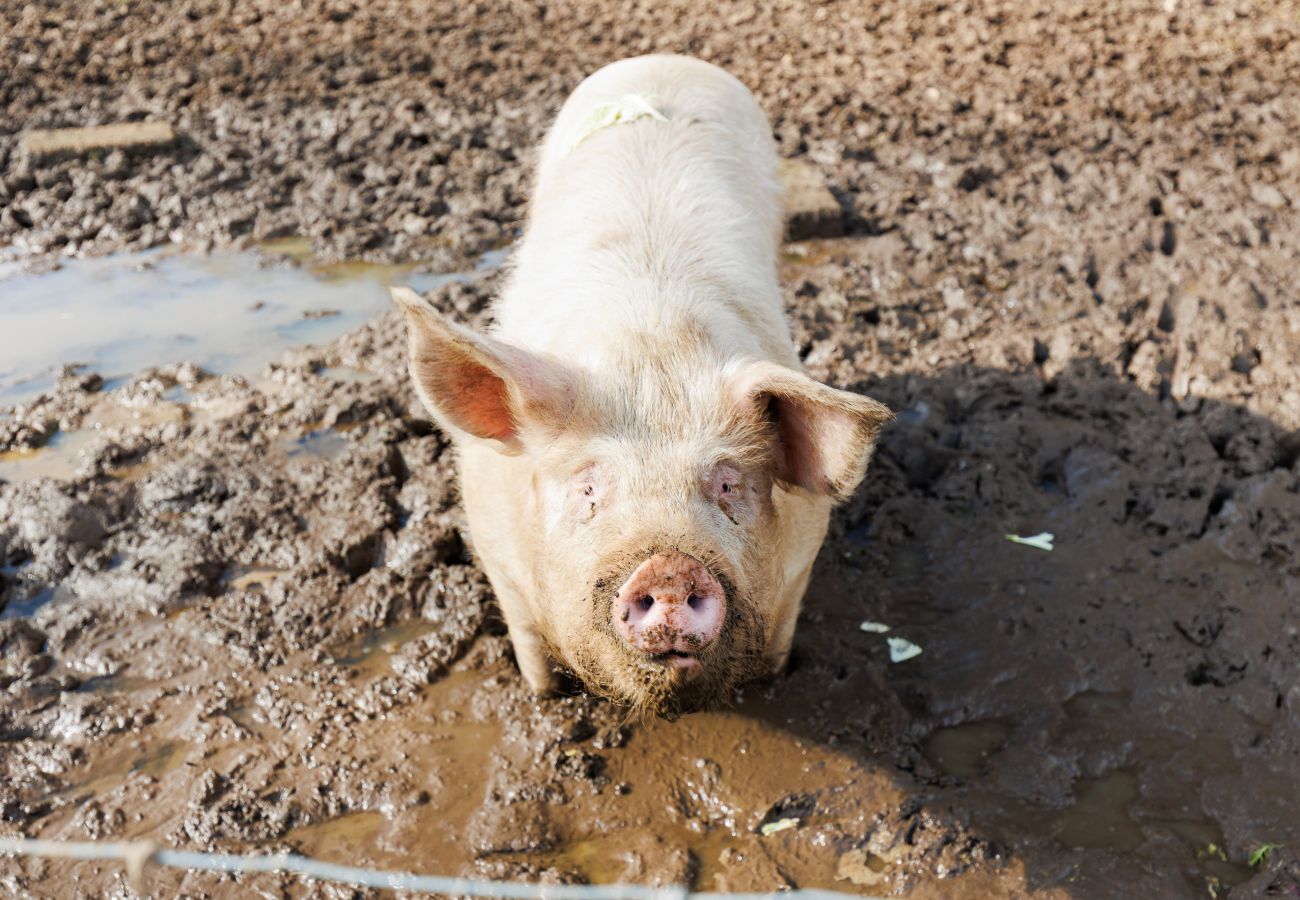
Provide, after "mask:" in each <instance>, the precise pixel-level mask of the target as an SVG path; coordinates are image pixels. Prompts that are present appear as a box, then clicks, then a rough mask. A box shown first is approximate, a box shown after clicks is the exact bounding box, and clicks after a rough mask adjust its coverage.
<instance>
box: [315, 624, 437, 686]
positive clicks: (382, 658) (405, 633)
mask: <svg viewBox="0 0 1300 900" xmlns="http://www.w3.org/2000/svg"><path fill="white" fill-rule="evenodd" d="M436 627H437V626H436V625H435V624H434V623H433V622H429V621H426V620H424V619H411V620H408V621H405V622H395V623H393V624H392V625H385V626H384V627H383V628H376V629H375V630H373V631H369V632H367V633H366V634H364V635H362V636H361V637H359V638H357V639H355V640H353V641H351V642H350V643H348V644H346V645H344V646H343V647H342V648H339V649H338V650H337V651H336V655H335V662H337V663H338V664H339V665H340V666H348V667H350V668H351V669H353V670H354V671H355V672H357V674H359V675H361V676H364V677H374V676H377V675H390V674H392V671H393V667H392V663H391V662H390V659H391V657H392V655H393V654H394V653H395V652H397V649H398V648H399V647H401V646H402V645H403V644H406V643H409V642H410V641H413V640H415V639H416V638H420V637H423V636H424V635H426V634H428V633H429V632H431V631H433V630H434V629H435V628H436Z"/></svg>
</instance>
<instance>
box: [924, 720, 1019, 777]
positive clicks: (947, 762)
mask: <svg viewBox="0 0 1300 900" xmlns="http://www.w3.org/2000/svg"><path fill="white" fill-rule="evenodd" d="M1010 734H1011V726H1009V725H1007V724H1006V723H1005V722H997V721H988V722H965V723H963V724H961V725H954V726H952V727H950V728H939V729H936V730H935V731H934V732H932V733H931V734H930V736H929V737H928V738H926V740H925V745H924V749H923V752H924V753H925V757H926V759H928V760H929V761H930V762H931V764H933V765H934V767H935V768H936V769H938V770H939V771H941V772H943V773H944V774H945V775H952V776H955V777H957V778H974V777H976V776H977V775H979V774H980V773H981V772H983V771H984V769H985V766H986V764H987V762H988V759H989V757H991V756H992V755H993V754H995V753H997V752H998V751H999V750H1001V749H1002V748H1003V747H1005V746H1006V744H1007V738H1008V736H1010Z"/></svg>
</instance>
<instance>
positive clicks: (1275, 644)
mask: <svg viewBox="0 0 1300 900" xmlns="http://www.w3.org/2000/svg"><path fill="white" fill-rule="evenodd" d="M854 387H855V388H856V389H858V390H861V391H862V392H864V393H867V394H870V395H872V396H875V397H878V398H879V399H881V400H883V401H884V402H886V403H889V404H890V405H891V406H892V407H893V408H894V409H895V410H897V411H898V418H897V420H896V422H895V423H894V424H893V425H892V426H891V427H890V428H889V429H888V431H887V433H886V434H885V435H884V437H883V439H882V441H881V443H880V446H879V450H878V453H877V456H876V458H875V461H874V463H873V466H872V470H871V472H870V473H869V475H868V478H867V482H866V484H865V486H864V488H863V490H862V491H861V492H860V494H859V496H858V497H856V498H855V499H854V500H853V501H852V502H851V503H850V504H849V505H848V506H847V507H846V508H845V509H843V510H842V511H841V513H840V514H839V515H838V516H837V519H836V521H835V524H834V525H833V528H832V538H831V539H830V540H829V541H828V543H827V546H826V548H825V550H824V552H823V555H822V558H821V559H820V560H819V567H818V570H817V572H816V574H815V576H814V582H813V585H812V587H811V588H810V591H809V595H808V598H807V601H806V604H805V610H804V614H803V620H802V622H801V624H800V630H799V632H798V637H797V640H796V650H795V654H796V655H795V660H794V663H793V666H792V670H791V671H790V672H789V673H788V674H787V675H786V676H784V677H782V678H779V679H776V680H775V681H774V682H773V683H771V684H768V685H765V686H761V687H757V688H751V689H750V690H749V691H747V692H746V694H745V698H744V700H743V701H742V703H741V706H740V709H741V710H742V711H743V712H744V713H745V714H746V715H749V716H752V717H754V718H756V719H759V720H762V721H763V722H766V723H768V724H770V725H771V726H773V727H775V728H778V729H781V730H783V731H786V732H789V733H792V734H793V735H796V736H798V737H799V738H801V739H803V740H805V741H806V742H808V743H809V744H815V745H818V746H820V747H821V748H825V749H827V750H830V751H833V753H835V754H839V755H844V756H847V757H850V758H851V759H853V760H854V761H856V762H857V763H860V764H862V765H863V766H864V767H866V768H868V769H871V770H874V771H875V772H877V773H892V780H893V782H894V783H895V784H896V786H897V787H898V789H899V790H900V791H901V792H903V793H904V794H905V795H906V799H905V800H903V801H902V809H903V810H904V814H903V815H902V818H901V819H898V818H897V817H894V819H893V820H891V817H890V816H882V815H881V814H877V813H876V812H875V811H874V810H872V809H871V808H870V806H865V807H864V805H863V804H862V803H861V802H860V798H859V797H857V796H855V790H854V788H852V787H847V788H846V786H845V785H842V784H836V783H833V782H832V781H827V780H825V779H824V778H823V776H822V775H819V774H818V771H817V770H813V771H810V770H808V769H807V768H805V769H804V771H803V772H802V773H801V772H799V771H798V769H797V767H794V766H793V765H791V764H787V765H786V766H785V767H784V770H783V771H782V773H781V775H780V776H778V778H785V779H786V781H785V784H786V785H787V787H788V796H789V797H791V798H795V797H799V796H805V797H810V798H811V801H810V803H809V805H810V808H815V809H816V810H817V813H816V815H818V816H827V817H829V818H830V819H832V820H838V821H841V822H843V821H846V820H848V821H852V820H853V819H854V818H855V817H856V818H857V819H862V818H865V819H867V820H869V821H872V820H873V817H874V820H873V821H874V822H875V825H874V829H875V832H876V833H877V836H876V837H869V839H868V841H867V843H866V845H865V851H866V852H865V853H864V854H860V855H859V856H858V857H855V858H854V859H853V860H851V864H850V865H849V866H848V867H847V868H846V867H845V865H844V857H841V865H840V871H839V873H838V874H839V876H840V878H841V879H845V878H847V879H849V880H850V881H852V882H854V883H856V884H857V885H859V886H860V887H859V889H866V888H868V887H872V886H875V885H877V884H881V885H883V884H886V883H887V882H886V881H885V880H884V879H883V878H882V877H881V876H880V875H879V874H878V873H879V872H883V871H886V870H887V869H888V868H889V867H891V866H898V865H900V864H901V865H903V866H904V867H908V866H916V867H917V868H928V869H930V870H931V871H934V870H935V866H934V865H933V864H931V865H929V866H920V865H919V862H920V858H921V857H925V856H931V857H933V856H935V855H937V856H939V857H941V859H940V861H941V863H942V864H943V867H944V868H946V870H947V871H949V872H957V871H961V870H962V869H964V868H968V867H969V864H970V862H971V856H972V854H975V855H976V856H977V857H978V856H980V855H981V854H984V855H987V854H988V852H990V851H991V852H993V853H998V854H1000V853H1002V852H1005V851H1006V850H1010V851H1011V852H1010V854H1009V856H1010V860H1011V862H1012V865H1013V867H1016V868H1020V867H1023V876H1024V886H1025V887H1028V888H1042V887H1048V886H1056V887H1059V888H1062V889H1064V890H1065V891H1066V893H1067V894H1069V895H1070V896H1080V897H1114V896H1188V897H1193V896H1197V897H1201V896H1206V891H1207V889H1208V890H1210V892H1211V895H1218V896H1222V895H1223V891H1224V889H1225V888H1228V887H1231V886H1233V885H1236V884H1241V883H1243V882H1245V881H1247V879H1250V878H1251V876H1252V874H1253V873H1254V872H1255V871H1258V869H1256V870H1252V868H1251V867H1250V865H1249V864H1248V860H1249V857H1250V855H1251V854H1252V852H1253V851H1255V850H1256V849H1257V848H1258V847H1260V846H1262V845H1264V844H1265V843H1275V844H1289V845H1291V846H1296V845H1297V844H1300V818H1298V817H1297V815H1296V810H1297V809H1300V727H1298V725H1297V721H1298V720H1297V716H1298V714H1300V693H1297V688H1296V674H1297V661H1298V660H1300V652H1298V651H1300V637H1297V628H1296V624H1295V617H1294V601H1295V598H1296V597H1297V596H1300V579H1297V576H1298V575H1300V565H1298V564H1297V562H1296V558H1295V556H1294V547H1295V546H1296V544H1297V541H1298V540H1300V493H1298V492H1297V486H1298V478H1297V476H1298V475H1300V466H1297V456H1298V455H1300V432H1289V433H1288V432H1284V431H1282V430H1281V429H1279V428H1278V427H1277V426H1275V425H1274V424H1273V423H1271V422H1269V421H1267V420H1265V419H1263V418H1260V417H1258V416H1255V415H1252V414H1250V413H1248V412H1247V411H1245V410H1243V409H1241V408H1239V407H1237V406H1233V405H1230V404H1224V403H1219V402H1215V401H1210V400H1196V399H1184V400H1183V401H1182V402H1180V403H1175V402H1173V401H1172V400H1165V401H1164V402H1161V401H1159V400H1157V399H1156V398H1153V397H1152V396H1150V395H1148V394H1147V393H1145V392H1144V391H1142V390H1140V389H1139V388H1137V387H1136V386H1134V385H1132V384H1130V383H1128V382H1127V381H1125V380H1121V379H1119V378H1118V377H1117V376H1116V375H1115V374H1114V373H1113V372H1112V371H1111V370H1110V369H1109V368H1108V367H1106V366H1104V365H1102V364H1100V363H1098V362H1095V361H1091V360H1082V361H1076V362H1075V363H1073V364H1071V365H1069V366H1068V367H1066V368H1065V369H1064V370H1063V371H1061V372H1059V374H1057V375H1056V376H1055V377H1052V378H1050V379H1048V380H1044V378H1043V376H1042V375H1041V374H1040V373H1039V372H1037V371H1030V372H1026V373H1021V374H1016V373H1007V372H1000V371H992V370H981V369H977V368H967V367H956V368H954V369H950V370H948V371H945V372H943V373H940V374H939V375H937V376H933V377H917V376H908V377H906V378H903V379H889V380H884V381H866V382H863V383H860V384H857V385H854ZM1041 532H1050V533H1052V534H1053V535H1054V536H1055V545H1054V549H1052V550H1051V551H1043V550H1040V549H1037V548H1034V547H1028V546H1024V545H1019V544H1016V543H1013V542H1011V541H1009V540H1007V538H1006V535H1008V534H1016V535H1035V534H1039V533H1041ZM863 622H875V623H881V624H884V625H888V626H889V627H890V629H891V631H890V632H889V635H891V636H898V637H902V638H905V639H906V640H908V641H911V642H913V643H915V644H917V645H919V646H920V647H922V648H923V653H922V654H921V655H920V656H919V657H916V658H914V659H912V660H910V661H906V662H901V663H897V664H891V663H890V662H889V652H888V648H887V646H886V642H885V636H884V635H881V634H877V633H871V632H869V631H864V630H862V629H861V628H860V625H861V623H863ZM773 783H779V782H773ZM882 825H883V826H884V827H883V829H882V828H881V826H882ZM866 830H867V832H868V833H869V834H870V833H871V832H872V828H870V827H869V828H867V829H866ZM985 839H990V840H992V841H993V846H992V847H991V848H989V847H981V843H982V841H984V840H985ZM873 841H874V843H873ZM1063 851H1064V852H1063ZM1293 858H1294V857H1292V859H1293ZM1272 862H1273V866H1274V870H1273V871H1272V873H1271V874H1270V873H1269V872H1264V873H1263V874H1260V875H1259V876H1258V878H1256V879H1255V880H1254V881H1251V882H1250V884H1249V885H1248V886H1246V885H1243V887H1242V888H1240V889H1239V891H1234V892H1233V896H1234V897H1235V896H1247V895H1249V896H1254V895H1255V893H1254V891H1256V890H1258V891H1260V892H1263V891H1266V890H1267V889H1268V888H1269V886H1270V885H1272V886H1274V887H1276V888H1278V889H1286V888H1290V889H1292V890H1300V888H1295V887H1293V886H1294V885H1296V884H1300V881H1298V880H1297V878H1296V873H1297V869H1296V866H1295V864H1294V863H1292V864H1291V868H1290V870H1289V873H1283V872H1282V869H1283V868H1284V867H1285V860H1284V859H1282V858H1280V857H1279V858H1277V859H1274V860H1273V861H1272ZM863 863H869V864H870V865H867V867H866V868H863V865H862V864H863ZM944 868H940V869H939V871H940V872H943V871H944ZM841 885H843V881H842V880H841ZM868 892H870V891H868Z"/></svg>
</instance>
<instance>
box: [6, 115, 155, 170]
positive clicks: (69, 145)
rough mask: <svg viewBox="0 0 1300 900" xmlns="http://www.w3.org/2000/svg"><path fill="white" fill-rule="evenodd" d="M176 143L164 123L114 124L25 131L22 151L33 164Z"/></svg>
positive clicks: (138, 150)
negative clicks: (96, 153) (95, 153)
mask: <svg viewBox="0 0 1300 900" xmlns="http://www.w3.org/2000/svg"><path fill="white" fill-rule="evenodd" d="M175 141H176V130H175V129H174V128H172V126H171V125H169V124H168V123H166V122H118V123H116V124H113V125H92V126H89V127H86V128H53V129H47V130H35V131H28V132H27V133H25V134H24V135H23V136H22V139H21V143H22V149H23V152H24V153H26V154H27V155H28V156H29V157H30V158H31V159H32V160H33V161H34V162H45V161H47V160H51V159H62V158H64V157H68V156H86V155H88V154H91V153H94V152H97V151H98V152H100V153H109V152H111V151H113V150H124V151H134V152H140V151H154V150H158V149H162V148H164V147H169V146H171V145H172V144H173V143H175Z"/></svg>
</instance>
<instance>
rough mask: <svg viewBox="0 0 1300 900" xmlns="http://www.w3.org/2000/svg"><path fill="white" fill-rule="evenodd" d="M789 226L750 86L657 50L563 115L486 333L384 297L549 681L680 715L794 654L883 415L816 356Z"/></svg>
mask: <svg viewBox="0 0 1300 900" xmlns="http://www.w3.org/2000/svg"><path fill="white" fill-rule="evenodd" d="M781 231H782V216H781V207H780V188H779V183H778V180H777V152H776V146H775V144H774V142H773V140H772V132H771V126H770V124H769V122H768V120H767V117H766V115H765V114H764V113H763V111H762V109H761V108H760V106H759V104H758V102H757V100H756V99H755V98H754V96H753V95H752V94H751V93H750V92H749V91H748V90H747V89H746V88H745V87H744V85H742V84H741V83H740V82H739V81H738V80H737V79H735V78H734V77H732V76H731V75H729V74H728V73H727V72H725V71H723V70H722V69H720V68H718V67H716V66H713V65H711V64H708V63H705V62H703V61H701V60H697V59H691V58H686V57H680V56H665V55H655V56H643V57H637V58H632V59H625V60H622V61H620V62H616V63H613V64H611V65H608V66H606V67H605V68H602V69H600V70H599V71H597V72H596V73H595V74H593V75H591V76H589V77H588V78H587V79H586V80H585V81H583V82H582V83H581V84H580V85H579V86H578V87H577V88H576V89H575V90H574V92H573V93H572V94H571V95H570V97H569V98H568V100H567V101H566V102H565V103H564V105H563V107H562V108H561V110H560V112H559V114H558V116H557V118H556V121H555V122H554V124H553V126H552V128H551V130H550V131H549V133H548V135H547V137H546V138H545V140H544V141H543V143H542V146H541V148H540V155H539V159H538V165H537V170H536V175H535V182H534V190H533V197H532V202H531V206H530V208H529V211H528V216H527V221H526V224H525V229H524V234H523V237H522V238H521V241H520V242H519V243H518V245H517V247H516V249H515V250H514V252H513V258H512V261H511V265H510V268H509V271H508V273H507V276H506V280H505V283H504V286H503V288H502V289H501V291H500V294H499V296H498V297H497V298H496V299H495V301H494V305H493V309H492V312H493V319H494V323H493V325H492V327H491V328H490V329H489V330H488V333H477V332H475V331H472V330H470V329H467V328H465V327H462V326H461V325H458V324H456V323H453V322H452V321H450V320H448V319H447V318H446V317H444V316H443V315H442V314H441V313H439V312H438V311H437V310H436V309H434V308H433V307H432V306H431V305H429V304H428V303H427V302H425V301H424V300H423V299H421V298H420V296H419V295H417V294H416V293H415V292H413V291H411V290H409V289H407V288H395V289H394V290H393V296H394V299H395V300H396V302H397V303H398V305H399V306H400V307H401V308H402V309H403V310H404V312H405V316H406V323H407V331H408V336H409V345H410V346H409V364H410V375H411V378H412V379H413V382H414V387H415V390H416V393H417V394H418V395H419V397H420V399H421V400H422V402H423V403H424V404H425V405H426V406H427V408H428V410H429V412H430V413H431V414H432V416H433V418H434V419H435V421H436V422H437V423H438V424H439V426H440V427H441V428H442V429H443V430H444V431H445V432H446V433H447V434H448V435H449V436H450V437H451V440H452V444H453V446H454V448H455V453H456V461H457V467H458V471H459V479H460V490H461V496H462V499H463V503H464V509H465V513H466V517H467V520H468V526H469V542H470V544H471V547H472V551H473V553H474V555H475V557H476V558H477V560H478V562H479V563H480V564H481V565H482V567H483V569H484V570H485V572H486V573H487V576H488V578H489V580H490V582H491V585H492V589H493V591H494V593H495V595H496V599H497V601H498V603H499V605H500V608H501V612H502V614H503V616H504V618H505V621H506V625H507V627H508V629H509V633H510V640H511V642H512V644H513V647H514V653H515V659H516V661H517V663H518V665H519V669H520V671H521V672H522V674H523V677H524V679H525V680H526V681H527V683H528V685H529V686H531V688H532V689H533V690H535V691H537V692H538V693H543V694H544V693H547V692H549V691H552V690H553V689H555V688H556V686H557V677H558V676H559V675H561V674H562V673H563V672H565V671H567V672H569V673H571V674H572V675H575V676H577V678H578V679H580V680H581V681H582V682H583V683H584V684H585V685H586V686H587V688H588V689H589V690H591V691H593V692H595V693H598V694H603V695H605V696H607V697H610V698H612V699H614V700H615V701H618V702H620V703H622V704H625V705H626V706H628V707H629V708H630V709H631V710H632V711H636V712H640V713H642V714H645V715H665V716H673V715H676V714H679V713H680V712H682V711H684V710H689V709H692V708H696V707H699V706H706V705H712V704H715V703H717V702H719V701H721V702H726V701H727V700H728V699H729V698H730V697H731V696H732V694H733V691H734V688H735V687H736V686H738V685H739V684H741V683H743V682H745V681H747V680H749V679H752V678H755V677H760V676H764V675H767V674H769V673H776V672H779V671H780V670H781V669H782V668H783V667H784V666H785V663H786V661H787V659H788V658H789V655H790V646H791V642H792V640H793V637H794V631H795V621H796V619H797V618H798V615H799V608H800V604H801V602H802V599H803V595H804V592H805V589H806V588H807V585H808V579H809V575H810V572H811V569H812V566H813V561H814V559H815V557H816V556H817V553H818V550H819V548H820V546H821V544H822V542H823V540H824V538H825V535H826V530H827V526H828V521H829V515H830V510H831V508H832V506H833V505H834V504H835V503H836V502H837V501H842V500H844V499H845V498H847V497H848V496H850V495H851V494H852V493H853V491H854V490H855V488H856V487H857V486H858V484H859V482H860V481H861V480H862V478H863V476H864V475H865V473H866V469H867V464H868V461H869V459H870V457H871V454H872V452H873V449H874V446H875V441H876V437H877V434H878V432H879V431H880V428H881V426H882V425H883V424H884V423H885V422H886V421H887V420H888V419H889V418H890V415H891V414H890V412H889V410H888V409H887V408H886V407H885V406H884V405H882V404H881V403H878V402H876V401H875V400H872V399H869V398H867V397H864V396H861V395H859V394H856V393H851V392H847V391H843V390H837V389H834V388H831V387H828V386H826V385H824V384H821V383H818V382H817V381H815V380H813V379H811V378H809V377H808V376H807V375H806V374H804V372H803V371H802V366H801V364H800V360H799V357H798V354H797V352H796V350H795V348H794V346H793V341H792V339H791V335H790V330H789V326H788V324H787V322H786V320H785V316H784V309H783V303H782V297H781V290H780V287H779V283H778V278H777V253H778V249H779V246H780V242H781Z"/></svg>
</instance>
